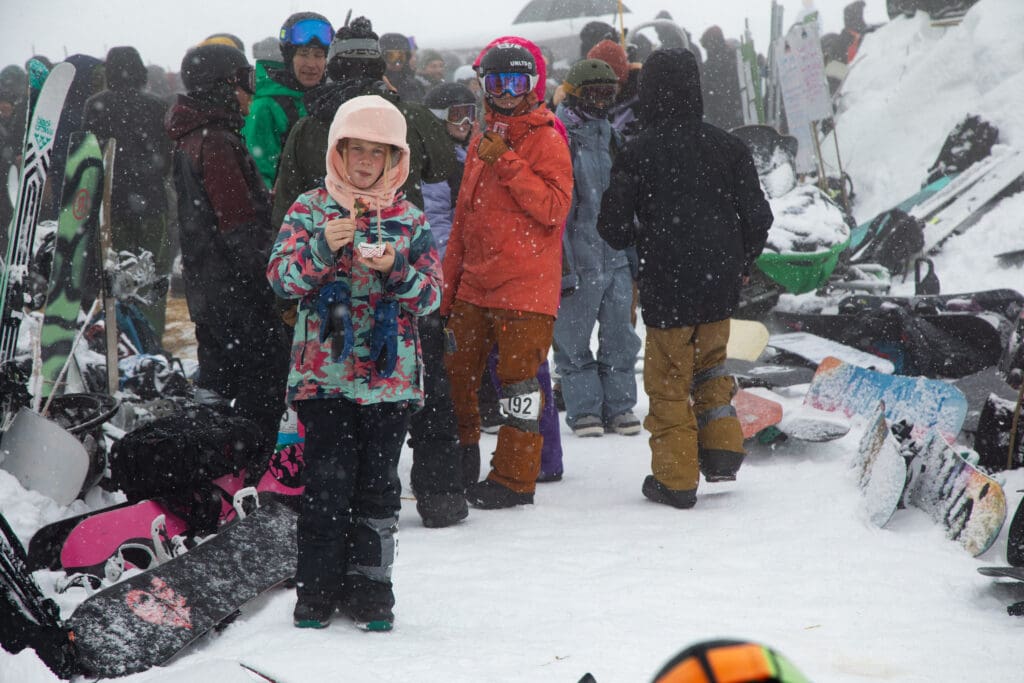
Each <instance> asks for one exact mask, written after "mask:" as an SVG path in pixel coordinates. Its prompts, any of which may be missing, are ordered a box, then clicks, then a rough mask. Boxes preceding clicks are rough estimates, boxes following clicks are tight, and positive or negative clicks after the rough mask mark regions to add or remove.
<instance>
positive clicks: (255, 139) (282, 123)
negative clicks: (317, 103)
mask: <svg viewBox="0 0 1024 683" xmlns="http://www.w3.org/2000/svg"><path fill="white" fill-rule="evenodd" d="M290 75H291V74H289V73H288V71H287V67H286V66H285V64H284V63H283V62H272V61H265V60H259V61H257V62H256V94H255V95H254V96H253V101H252V106H251V107H250V108H249V115H248V116H246V117H245V127H243V128H242V136H243V137H245V144H246V146H247V147H248V148H249V153H250V154H252V158H253V160H254V161H255V162H256V168H257V169H259V172H260V176H261V177H262V178H263V182H265V183H266V184H267V188H272V187H273V186H274V178H275V177H276V176H277V161H278V159H279V158H280V156H281V149H282V148H283V147H284V142H285V140H287V139H288V131H290V130H291V128H292V126H294V125H295V123H296V122H297V121H298V120H299V119H301V118H302V117H303V116H305V115H306V105H305V104H304V103H303V101H302V96H303V95H305V92H304V91H302V90H299V89H297V88H294V87H291V86H297V85H298V82H297V81H296V80H295V78H294V77H291V78H289V76H290ZM305 189H307V190H308V189H309V188H308V187H307V188H305Z"/></svg>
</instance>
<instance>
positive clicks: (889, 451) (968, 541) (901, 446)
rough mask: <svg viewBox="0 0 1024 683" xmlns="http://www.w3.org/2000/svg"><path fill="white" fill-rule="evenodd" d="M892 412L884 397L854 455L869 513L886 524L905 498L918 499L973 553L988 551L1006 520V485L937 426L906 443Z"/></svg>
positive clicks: (952, 537) (873, 519) (907, 500)
mask: <svg viewBox="0 0 1024 683" xmlns="http://www.w3.org/2000/svg"><path fill="white" fill-rule="evenodd" d="M886 412H887V410H886V406H885V404H884V402H879V404H878V407H877V409H876V411H875V413H874V415H873V417H872V420H871V423H870V425H869V426H868V429H867V430H866V431H865V432H864V436H863V438H862V439H861V443H860V447H859V449H858V453H857V456H856V458H855V459H854V461H853V468H854V469H855V470H856V472H857V476H858V485H859V486H860V489H861V492H862V494H863V506H864V510H865V513H866V516H867V518H868V519H869V520H870V521H871V523H872V524H874V525H875V526H878V527H884V526H885V525H886V524H888V523H889V520H890V519H891V518H892V516H893V514H894V513H895V512H896V509H897V508H898V507H900V505H901V504H909V505H913V506H914V507H916V508H919V509H921V510H924V511H925V512H927V513H928V515H929V516H930V517H931V518H932V520H934V521H935V522H936V523H938V524H940V525H941V526H942V527H943V528H944V529H945V530H946V535H947V537H948V538H949V539H950V540H953V541H956V542H957V543H959V544H960V545H961V546H962V547H963V548H964V550H966V551H967V552H969V553H971V555H974V556H978V555H981V554H982V553H984V552H985V551H986V550H988V549H989V548H990V547H991V545H992V543H994V542H995V540H996V538H997V537H998V536H999V531H1000V530H1001V529H1002V527H1003V523H1004V522H1005V521H1006V495H1005V493H1004V492H1003V489H1002V487H1001V486H1000V485H999V483H998V482H997V481H995V480H994V479H992V478H991V477H989V476H987V475H985V474H983V473H982V472H981V471H979V470H978V469H977V468H976V467H974V465H972V464H971V463H970V462H968V460H967V459H966V458H964V456H963V455H961V454H959V453H957V452H956V451H954V450H953V449H952V448H951V447H950V445H949V444H948V443H946V441H945V439H944V438H943V437H942V436H940V435H939V434H938V433H937V432H935V431H932V432H930V433H929V434H928V435H927V436H926V437H925V438H924V439H923V440H918V439H913V438H911V437H909V435H908V434H904V435H903V441H902V443H901V442H900V440H898V439H897V438H896V437H895V436H894V435H893V433H892V428H891V427H890V425H889V422H888V421H887V420H886ZM903 427H904V428H905V429H904V431H909V425H906V424H904V425H903Z"/></svg>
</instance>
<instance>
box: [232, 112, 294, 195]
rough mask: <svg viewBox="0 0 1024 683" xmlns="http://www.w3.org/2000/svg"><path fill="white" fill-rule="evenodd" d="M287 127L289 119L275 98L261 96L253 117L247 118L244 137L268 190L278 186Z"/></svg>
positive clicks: (243, 132) (251, 114)
mask: <svg viewBox="0 0 1024 683" xmlns="http://www.w3.org/2000/svg"><path fill="white" fill-rule="evenodd" d="M287 127H288V118H287V117H286V116H285V115H284V112H283V111H281V107H280V106H279V105H278V104H277V103H276V102H274V100H273V99H272V98H270V97H257V98H256V99H255V100H253V103H252V108H251V109H250V110H249V115H248V116H247V117H245V127H244V128H242V136H243V137H244V138H245V144H246V146H248V148H249V153H250V154H252V158H253V161H255V162H256V168H257V169H258V170H259V172H260V176H261V177H262V178H263V182H264V183H266V185H267V188H268V189H269V188H272V187H273V186H274V176H275V175H276V173H277V160H278V158H280V156H281V137H282V136H283V135H284V133H285V131H286V130H287Z"/></svg>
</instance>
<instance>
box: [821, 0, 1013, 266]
mask: <svg viewBox="0 0 1024 683" xmlns="http://www.w3.org/2000/svg"><path fill="white" fill-rule="evenodd" d="M1022 27H1024V3H1022V2H1020V0H981V1H980V2H978V3H977V4H976V5H975V6H974V7H973V8H972V9H971V10H970V11H969V12H968V13H967V15H966V16H965V17H964V20H963V22H962V23H961V24H960V25H958V26H953V27H948V28H939V27H933V26H932V25H931V22H930V21H929V18H928V15H927V14H925V13H924V12H918V13H917V14H916V15H915V16H914V17H912V18H905V17H900V18H898V19H895V20H893V21H891V22H889V23H888V24H886V25H885V26H882V27H881V28H879V29H878V30H877V31H874V32H873V33H870V34H868V35H867V36H866V37H865V38H864V42H863V45H862V47H861V48H860V51H859V53H858V55H857V58H856V60H855V61H854V63H853V65H852V66H851V69H850V73H849V76H848V77H847V79H846V82H845V84H844V85H843V91H842V92H843V95H842V99H841V104H840V109H841V113H840V114H839V116H838V117H837V126H836V127H837V130H838V135H839V145H840V148H841V150H842V161H843V165H844V168H845V170H846V171H847V173H849V174H850V176H851V177H852V178H853V182H854V186H855V188H856V192H857V204H856V207H855V213H856V217H857V221H858V223H861V222H864V221H865V220H868V219H870V218H872V217H873V216H875V215H877V214H878V213H880V212H882V211H884V210H886V209H888V208H889V207H891V206H893V205H895V204H896V203H898V202H900V201H902V200H903V199H905V198H906V197H909V196H910V195H912V194H913V193H914V192H916V191H917V190H918V189H919V188H920V185H921V183H922V182H923V181H924V180H925V177H926V176H927V169H928V167H929V166H930V165H931V164H932V163H933V162H934V161H935V158H936V157H937V156H938V154H939V150H940V149H941V147H942V143H943V142H944V140H945V138H946V136H947V135H948V134H949V132H950V131H951V130H952V129H953V127H954V126H955V125H956V124H957V123H959V122H960V121H961V120H962V119H963V118H964V117H965V116H966V115H968V114H978V115H980V116H982V117H983V118H985V119H987V120H988V121H990V122H991V123H993V124H994V125H995V126H996V127H998V128H999V132H1000V142H1001V143H1003V144H1009V145H1013V146H1015V147H1022V146H1024V70H1022V68H1021V65H1022V64H1024V40H1021V29H1022ZM833 147H834V145H833V143H832V141H831V140H829V141H827V143H825V144H823V145H822V148H823V150H824V151H825V153H826V155H829V154H833ZM830 166H831V168H833V169H836V164H835V159H832V160H831V161H830ZM1022 246H1024V245H1022Z"/></svg>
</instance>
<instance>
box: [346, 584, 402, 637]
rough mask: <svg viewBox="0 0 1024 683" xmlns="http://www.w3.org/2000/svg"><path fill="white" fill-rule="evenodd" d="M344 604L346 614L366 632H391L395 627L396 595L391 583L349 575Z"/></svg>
mask: <svg viewBox="0 0 1024 683" xmlns="http://www.w3.org/2000/svg"><path fill="white" fill-rule="evenodd" d="M343 602H344V610H345V612H346V613H347V614H348V615H349V616H350V617H352V621H354V622H355V624H356V626H357V627H358V628H361V629H363V630H364V631H390V630H391V628H392V627H393V626H394V623H395V613H394V610H393V609H392V608H394V606H395V593H394V590H393V588H392V585H391V582H390V581H373V580H372V579H368V578H366V577H365V576H360V575H353V574H349V575H348V577H347V578H346V579H345V599H344V601H343Z"/></svg>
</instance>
